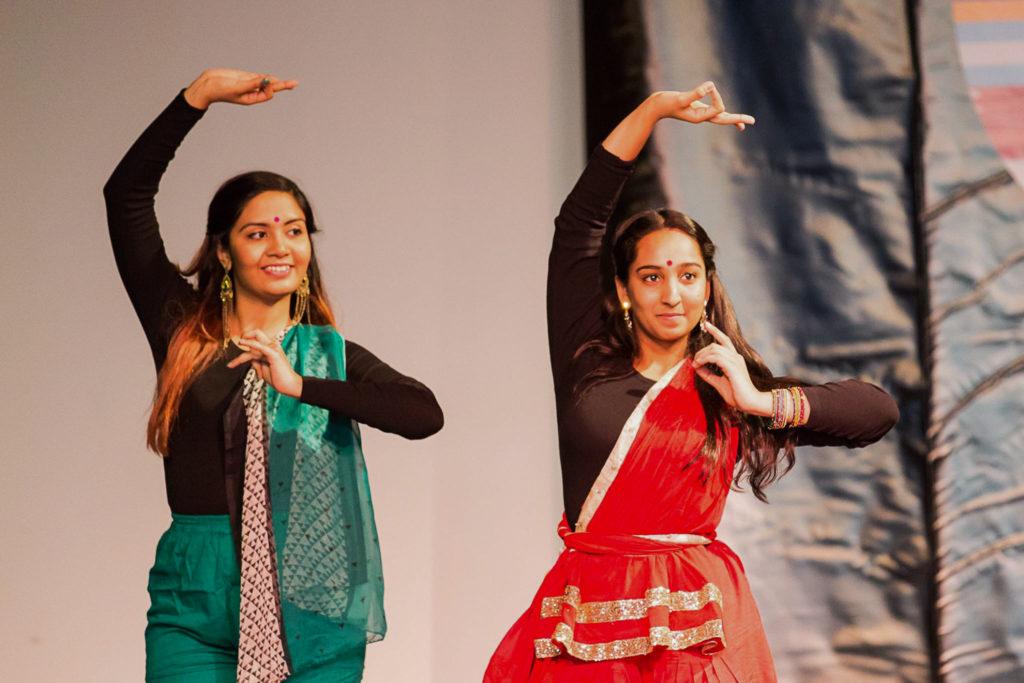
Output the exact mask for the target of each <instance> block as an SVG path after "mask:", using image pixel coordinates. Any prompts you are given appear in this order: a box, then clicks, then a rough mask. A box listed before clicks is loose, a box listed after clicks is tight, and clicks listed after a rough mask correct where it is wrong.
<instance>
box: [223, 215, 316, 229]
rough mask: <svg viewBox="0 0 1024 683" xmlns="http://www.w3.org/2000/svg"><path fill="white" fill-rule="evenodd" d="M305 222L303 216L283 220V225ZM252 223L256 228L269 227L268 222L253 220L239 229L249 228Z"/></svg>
mask: <svg viewBox="0 0 1024 683" xmlns="http://www.w3.org/2000/svg"><path fill="white" fill-rule="evenodd" d="M305 222H306V219H305V218H293V219H291V220H289V221H285V222H284V224H285V225H291V224H292V223H305ZM254 225H255V226H256V227H258V228H269V227H270V223H256V222H253V223H246V224H245V225H243V226H242V227H240V228H239V230H245V229H246V228H251V227H252V226H254ZM279 225H280V224H279Z"/></svg>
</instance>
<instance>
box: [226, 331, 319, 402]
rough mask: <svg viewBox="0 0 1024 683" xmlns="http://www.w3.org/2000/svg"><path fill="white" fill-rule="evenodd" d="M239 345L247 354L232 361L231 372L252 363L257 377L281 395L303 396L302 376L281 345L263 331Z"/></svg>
mask: <svg viewBox="0 0 1024 683" xmlns="http://www.w3.org/2000/svg"><path fill="white" fill-rule="evenodd" d="M235 343H236V344H237V345H238V346H239V347H241V349H242V351H244V353H242V354H241V355H240V356H238V357H237V358H234V359H232V360H231V362H230V363H228V367H229V368H237V367H238V366H239V365H241V364H242V363H249V362H251V363H252V366H253V367H254V368H256V374H258V375H259V376H260V378H261V379H262V380H263V381H264V382H266V383H267V384H269V385H270V386H272V387H274V389H276V390H277V391H278V392H280V393H282V394H284V395H285V396H292V397H294V398H298V397H299V396H301V395H302V376H301V375H300V374H299V373H297V372H295V370H294V369H293V368H292V364H291V363H290V362H289V361H288V357H287V356H285V355H284V349H283V348H281V342H279V341H277V340H276V339H271V338H270V337H269V336H267V334H266V333H265V332H264V331H263V330H250V331H248V332H245V333H244V334H243V335H242V336H241V337H240V338H239V339H238V340H236V341H235Z"/></svg>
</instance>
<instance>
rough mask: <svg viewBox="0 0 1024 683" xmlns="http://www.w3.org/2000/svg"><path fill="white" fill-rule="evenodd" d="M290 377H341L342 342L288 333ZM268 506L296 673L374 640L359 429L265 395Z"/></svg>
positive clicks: (322, 333)
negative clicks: (267, 440)
mask: <svg viewBox="0 0 1024 683" xmlns="http://www.w3.org/2000/svg"><path fill="white" fill-rule="evenodd" d="M282 346H283V347H284V351H285V354H286V355H287V356H288V359H289V360H290V361H291V363H292V367H293V368H294V369H295V371H296V372H298V373H299V374H300V375H304V376H308V377H322V378H328V379H337V380H344V379H345V377H346V376H345V340H344V339H343V338H342V336H341V335H340V334H339V333H338V332H337V330H335V329H334V328H333V327H329V326H311V325H298V326H296V327H294V328H292V329H291V330H289V331H288V333H287V334H286V335H285V338H284V340H283V342H282ZM267 422H268V425H269V427H270V429H269V459H270V502H271V510H272V515H273V525H274V545H275V547H276V549H277V567H278V578H279V581H280V593H281V614H282V620H283V621H284V632H285V641H286V645H287V649H288V653H289V657H290V659H291V663H292V670H293V671H297V670H301V669H302V668H304V666H306V665H308V664H315V663H317V662H321V661H327V660H330V659H333V658H335V657H337V656H338V655H339V654H341V653H343V652H344V651H346V650H350V649H352V648H353V647H356V646H359V647H361V646H362V645H364V644H365V643H368V642H374V641H377V640H380V639H382V638H383V637H384V634H385V632H386V630H387V624H386V622H385V619H384V579H383V575H382V572H381V561H380V547H379V545H378V542H377V528H376V525H375V524H374V519H373V503H372V501H371V500H370V485H369V480H368V478H367V472H366V464H365V463H364V461H363V451H362V447H361V445H360V437H359V427H358V425H357V424H356V423H355V422H354V421H353V420H351V419H349V418H346V417H343V416H338V415H331V414H330V413H329V411H327V410H326V409H324V408H318V407H316V406H311V405H308V404H305V403H302V402H300V401H299V400H298V399H295V398H291V397H289V396H284V395H282V394H280V393H278V392H277V391H275V390H274V389H273V388H271V387H270V386H268V387H267Z"/></svg>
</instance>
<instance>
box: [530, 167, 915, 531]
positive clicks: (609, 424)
mask: <svg viewBox="0 0 1024 683" xmlns="http://www.w3.org/2000/svg"><path fill="white" fill-rule="evenodd" d="M632 170H633V164H632V163H629V162H625V161H622V160H621V159H619V158H618V157H616V156H615V155H613V154H612V153H610V152H608V151H607V150H605V149H604V148H603V147H598V148H597V149H596V150H595V151H594V153H593V155H592V156H591V158H590V162H589V163H588V164H587V167H586V169H585V170H584V171H583V174H582V175H581V176H580V179H579V180H578V181H577V183H576V186H575V187H574V188H573V189H572V191H571V192H570V193H569V196H568V197H567V198H566V200H565V202H564V203H563V204H562V208H561V211H560V212H559V214H558V217H557V218H556V219H555V235H554V241H553V244H552V247H551V254H550V257H549V261H548V285H547V300H548V344H549V348H550V352H551V370H552V374H553V376H554V383H555V397H556V406H557V411H558V443H559V454H560V458H561V466H562V495H563V500H564V503H565V512H566V517H567V518H568V521H569V524H570V525H575V523H576V519H577V517H578V516H579V512H580V508H581V507H582V506H583V501H584V500H585V499H586V497H587V494H588V493H589V491H590V487H591V486H592V485H593V483H594V480H595V479H596V478H597V476H598V474H599V473H600V471H601V468H602V467H603V466H604V463H605V460H606V459H607V458H608V455H609V453H611V450H612V447H613V446H614V445H615V441H616V440H617V439H618V437H619V433H620V432H621V431H622V426H623V425H624V424H625V422H626V420H627V419H628V418H629V415H630V414H631V413H632V412H633V409H634V408H636V405H637V403H639V402H640V399H641V398H642V397H643V396H644V394H646V393H647V390H648V389H650V387H651V386H652V385H653V384H654V381H653V380H650V379H648V378H646V377H644V376H643V375H641V374H640V373H638V372H636V371H635V370H634V371H632V372H630V373H629V374H628V375H626V376H624V377H621V378H619V379H613V380H609V381H603V382H600V383H596V384H593V385H592V386H590V387H588V388H587V389H586V390H585V391H583V392H582V393H579V394H577V391H576V389H577V385H578V383H579V381H580V379H581V378H583V377H585V376H586V375H587V374H588V373H589V372H590V371H591V370H593V369H594V367H595V363H599V362H602V361H601V359H600V358H599V357H597V355H596V354H587V353H584V354H583V355H582V356H581V357H580V358H578V359H576V360H575V361H574V360H573V357H574V355H575V354H576V351H577V349H579V347H580V346H581V345H582V344H583V343H584V342H587V341H589V340H591V339H593V338H595V337H597V336H599V335H600V333H601V330H602V328H603V315H604V313H603V306H602V299H603V296H602V286H601V277H600V253H601V244H602V239H603V238H604V234H605V231H606V230H608V228H609V226H608V221H609V218H610V217H611V215H612V211H613V210H614V208H615V204H616V202H617V201H618V197H619V193H620V192H621V191H622V187H623V185H625V183H626V180H627V179H628V178H629V176H630V175H631V174H632ZM804 392H805V394H806V396H807V402H808V403H809V404H810V417H809V421H808V422H807V424H806V425H804V426H803V427H800V428H797V429H796V430H794V431H795V435H796V439H797V444H798V445H811V446H847V447H851V448H855V447H861V446H866V445H868V444H870V443H873V442H874V441H877V440H878V439H880V438H882V436H883V435H884V434H885V433H886V432H888V431H889V430H890V429H891V428H892V427H893V425H895V424H896V421H897V420H898V419H899V411H898V409H897V407H896V403H895V401H893V399H892V397H891V396H889V394H887V393H886V392H885V391H884V390H882V389H880V388H879V387H877V386H875V385H873V384H868V383H866V382H859V381H857V380H844V381H841V382H829V383H827V384H822V385H818V386H805V387H804Z"/></svg>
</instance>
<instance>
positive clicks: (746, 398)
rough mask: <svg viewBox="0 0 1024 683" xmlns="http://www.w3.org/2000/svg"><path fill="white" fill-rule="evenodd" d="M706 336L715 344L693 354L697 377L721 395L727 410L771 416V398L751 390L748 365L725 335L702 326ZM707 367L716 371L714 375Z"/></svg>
mask: <svg viewBox="0 0 1024 683" xmlns="http://www.w3.org/2000/svg"><path fill="white" fill-rule="evenodd" d="M705 325H706V326H707V331H708V333H709V334H710V335H711V336H712V337H714V338H715V343H712V344H708V345H707V346H705V347H704V348H702V349H701V350H700V351H698V352H697V353H695V354H693V366H694V368H695V370H696V372H697V375H698V376H699V377H700V378H701V379H702V380H704V381H705V382H707V383H708V384H710V385H711V386H712V387H714V388H715V390H716V391H717V392H718V393H719V394H721V396H722V399H723V400H724V401H725V402H726V403H728V404H729V405H730V406H732V407H733V408H735V409H736V410H739V411H741V412H744V413H750V414H752V415H762V416H768V415H771V414H772V395H771V392H769V391H761V390H759V389H758V388H757V387H755V386H754V383H753V382H752V381H751V379H750V373H749V371H748V370H747V362H746V361H745V360H744V359H743V356H741V355H740V354H739V352H738V351H736V346H735V345H734V344H733V343H732V340H731V339H729V337H727V336H726V334H725V333H724V332H722V331H721V330H720V329H718V328H717V327H715V326H714V325H712V324H711V323H710V322H705ZM710 365H714V366H715V367H717V368H718V369H719V370H720V371H721V373H722V374H718V373H716V372H715V371H714V370H713V369H712V368H711V367H709V366H710Z"/></svg>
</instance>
